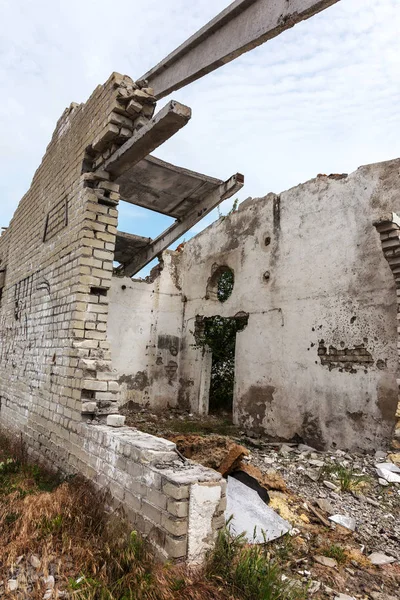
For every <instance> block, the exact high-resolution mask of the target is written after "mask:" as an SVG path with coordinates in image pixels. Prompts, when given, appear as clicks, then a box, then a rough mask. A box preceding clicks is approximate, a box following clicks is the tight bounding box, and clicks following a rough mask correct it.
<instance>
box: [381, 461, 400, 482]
mask: <svg viewBox="0 0 400 600" xmlns="http://www.w3.org/2000/svg"><path fill="white" fill-rule="evenodd" d="M387 465H390V467H394V468H388V467H387ZM376 472H377V474H378V476H379V478H380V479H385V480H386V481H387V482H389V483H400V475H399V474H398V473H400V469H399V468H398V467H396V465H394V464H392V463H383V464H381V465H379V467H378V468H377V469H376Z"/></svg>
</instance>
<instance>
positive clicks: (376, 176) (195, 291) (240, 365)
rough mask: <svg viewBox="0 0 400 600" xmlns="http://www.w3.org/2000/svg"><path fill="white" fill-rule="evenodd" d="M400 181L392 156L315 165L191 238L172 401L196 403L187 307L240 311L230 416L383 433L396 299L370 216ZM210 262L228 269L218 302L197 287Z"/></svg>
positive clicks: (200, 361)
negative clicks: (316, 172) (352, 167)
mask: <svg viewBox="0 0 400 600" xmlns="http://www.w3.org/2000/svg"><path fill="white" fill-rule="evenodd" d="M399 188H400V160H393V161H389V162H385V163H380V164H375V165H368V166H364V167H361V168H359V169H358V170H357V171H356V172H354V173H353V174H351V175H350V176H348V177H346V176H345V177H341V176H332V177H327V176H319V177H317V178H316V179H313V180H311V181H308V182H306V183H304V184H302V185H299V186H297V187H295V188H293V189H291V190H288V191H286V192H283V193H282V194H280V196H276V195H274V194H269V195H268V196H266V197H265V198H260V199H254V200H251V199H249V200H247V201H245V202H244V203H242V204H241V206H240V207H239V210H238V211H237V212H235V213H234V214H232V215H231V216H229V217H223V218H221V219H219V220H218V221H217V222H216V223H214V224H213V225H212V226H210V227H209V228H207V229H206V230H205V231H203V232H202V233H201V234H199V235H198V236H196V237H195V238H193V239H192V240H190V241H189V242H188V243H187V244H186V245H185V248H184V252H183V253H182V256H181V258H180V261H181V264H180V269H179V270H180V273H181V280H182V281H181V287H182V292H183V294H184V296H185V297H186V299H187V302H186V304H185V317H184V329H183V339H182V357H181V371H180V378H181V389H180V396H179V398H180V401H181V402H182V403H183V404H184V405H188V404H189V405H190V407H191V409H192V410H194V411H197V412H200V413H202V412H207V400H206V395H207V394H204V389H203V388H204V385H203V382H202V379H203V378H204V373H205V372H206V371H207V368H204V367H207V365H204V361H207V360H209V357H207V356H204V355H203V353H202V352H201V351H199V350H196V348H194V347H193V342H194V338H193V329H194V327H193V322H194V319H195V317H196V315H204V316H212V315H215V314H219V315H222V316H225V317H228V316H234V315H235V314H237V313H238V312H240V311H245V312H246V313H249V323H248V326H247V327H246V329H245V330H244V331H242V332H240V333H239V334H238V335H237V345H236V383H235V400H234V420H235V422H236V423H240V424H241V425H243V426H246V427H248V428H249V429H253V430H256V431H260V432H265V433H266V434H269V435H271V436H274V437H280V438H283V439H291V438H298V437H301V438H302V439H304V440H306V441H308V442H309V443H311V444H313V445H315V446H318V447H321V446H323V445H336V446H338V447H342V448H356V447H358V448H366V449H368V448H369V449H371V448H376V447H378V446H380V445H382V444H384V443H385V441H386V440H388V439H389V437H390V435H391V433H392V430H393V426H394V415H395V409H396V404H397V392H398V390H397V383H396V378H397V376H398V356H397V314H396V312H397V310H396V291H395V286H394V281H393V276H392V274H391V272H390V268H389V266H388V264H387V262H386V260H385V258H384V255H383V252H382V249H381V245H380V240H379V235H378V233H377V232H376V230H375V228H374V226H373V222H374V221H375V220H377V219H378V218H379V216H380V215H381V214H382V213H387V212H390V211H393V212H398V211H399V209H400V194H399ZM220 265H227V266H229V267H230V268H231V269H233V271H234V274H235V287H234V291H233V294H232V296H231V297H230V298H229V299H228V300H227V301H226V302H225V303H223V304H221V303H220V302H219V301H218V300H216V299H207V298H206V288H207V282H208V280H209V278H210V277H211V275H212V273H213V270H215V268H217V267H218V266H220ZM322 348H325V349H326V353H324V351H323V350H322Z"/></svg>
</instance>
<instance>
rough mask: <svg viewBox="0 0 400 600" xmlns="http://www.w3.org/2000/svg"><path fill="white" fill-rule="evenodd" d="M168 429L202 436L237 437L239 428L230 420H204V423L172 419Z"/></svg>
mask: <svg viewBox="0 0 400 600" xmlns="http://www.w3.org/2000/svg"><path fill="white" fill-rule="evenodd" d="M167 425H168V429H169V430H170V431H173V432H176V433H186V434H190V433H197V434H200V435H209V434H212V433H215V434H218V435H237V434H238V431H239V430H238V428H237V427H236V425H233V424H232V422H231V421H230V420H229V419H218V420H209V421H207V420H203V421H200V420H199V421H190V420H185V421H181V420H180V419H171V421H169V422H168V423H167Z"/></svg>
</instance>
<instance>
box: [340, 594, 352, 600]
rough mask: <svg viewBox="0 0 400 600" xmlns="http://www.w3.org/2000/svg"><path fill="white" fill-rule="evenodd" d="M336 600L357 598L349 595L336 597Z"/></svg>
mask: <svg viewBox="0 0 400 600" xmlns="http://www.w3.org/2000/svg"><path fill="white" fill-rule="evenodd" d="M335 600H356V598H354V596H348V595H347V594H338V596H335Z"/></svg>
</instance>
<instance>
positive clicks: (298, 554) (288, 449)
mask: <svg viewBox="0 0 400 600" xmlns="http://www.w3.org/2000/svg"><path fill="white" fill-rule="evenodd" d="M153 417H154V419H153ZM127 419H128V421H129V423H130V424H131V425H133V424H135V423H136V426H137V427H138V428H142V429H143V427H146V425H147V427H149V429H150V430H151V433H153V434H155V435H162V436H164V437H167V438H168V439H172V440H174V441H176V443H177V445H178V448H179V450H180V452H181V453H183V454H184V455H185V456H187V457H188V458H191V459H192V460H198V461H199V462H202V463H203V464H207V466H211V467H212V468H214V469H216V470H220V472H221V473H223V474H224V475H227V474H230V475H229V476H228V491H227V498H228V511H227V513H226V516H227V517H228V518H229V517H230V516H231V515H230V514H229V510H231V512H232V513H235V512H236V516H237V523H238V525H239V528H240V526H241V525H242V526H243V523H246V519H247V523H248V524H249V525H248V529H249V530H248V531H247V535H246V537H247V539H248V540H249V542H250V543H252V538H254V539H253V542H254V543H260V542H261V537H262V536H263V533H262V531H260V529H261V525H260V523H261V522H262V523H264V526H265V528H267V527H268V523H270V531H269V534H268V531H266V533H267V536H266V538H267V539H268V540H274V541H270V542H268V543H269V544H270V545H271V554H274V552H276V553H278V555H279V557H281V556H282V561H283V562H282V564H283V565H284V566H285V569H286V573H287V577H288V578H290V579H294V580H298V579H301V581H302V582H303V583H305V584H306V585H307V586H308V595H309V597H310V598H316V599H319V598H323V599H332V600H353V599H354V600H355V599H358V600H395V599H396V598H399V597H400V595H399V589H400V483H399V479H400V452H399V447H398V445H397V442H396V439H395V441H394V442H393V450H392V452H386V451H383V450H378V451H377V452H376V453H375V454H372V455H367V454H356V453H347V452H345V451H343V450H331V451H327V452H321V451H317V450H316V449H314V448H312V447H310V446H307V445H305V444H289V443H279V442H276V443H275V442H268V441H265V440H263V439H261V438H255V437H248V436H247V435H246V434H245V432H244V431H240V430H239V429H237V428H236V430H234V429H233V430H232V431H231V432H230V435H229V436H223V435H215V434H208V430H209V427H210V428H211V429H212V427H214V428H215V429H216V430H218V429H221V427H220V423H218V419H217V418H216V417H207V418H203V419H202V420H201V423H200V422H199V421H198V419H197V421H196V417H194V416H192V415H188V414H178V413H176V414H175V413H173V415H171V411H168V412H165V413H162V414H158V415H152V414H151V413H149V412H147V414H146V411H138V412H136V413H134V412H131V413H130V414H129V415H128V416H127ZM177 429H178V430H181V431H182V430H184V431H185V432H186V431H188V432H189V431H190V429H192V430H193V431H196V432H197V431H198V430H201V429H204V431H205V432H207V433H204V432H203V433H201V434H197V433H196V434H195V433H179V434H177V433H176V430H177ZM229 460H231V464H230V466H227V463H229ZM210 461H211V463H212V464H211V463H210ZM222 464H223V468H222V470H221V469H220V466H221V465H222ZM238 472H244V473H245V474H247V475H249V476H250V477H251V478H252V479H253V480H256V481H257V482H258V484H259V486H260V487H261V488H264V489H265V490H266V491H267V494H268V500H269V501H268V502H265V503H264V508H263V504H262V502H261V501H260V498H259V497H258V498H257V497H256V496H257V493H254V492H253V490H252V489H249V488H248V489H247V492H246V494H244V492H243V490H244V486H243V487H241V485H240V478H239V482H238V481H237V480H235V479H234V477H235V474H237V473H238ZM230 482H232V484H233V485H231V483H230ZM229 488H231V491H230V489H229ZM238 490H239V494H238V493H237V491H238ZM250 496H251V498H253V500H251V499H250ZM259 496H260V494H259ZM254 499H255V500H254ZM253 509H254V510H253ZM244 513H246V514H244ZM273 513H275V516H276V517H277V518H275V517H274V514H273ZM251 517H253V520H252V521H251ZM249 519H250V520H249ZM250 522H251V523H252V524H259V530H258V531H256V532H254V531H253V530H252V527H251V526H250ZM232 523H233V524H235V515H234V519H233V521H232ZM279 528H280V529H281V534H280V533H279ZM235 530H236V528H235ZM254 534H255V535H254Z"/></svg>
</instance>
